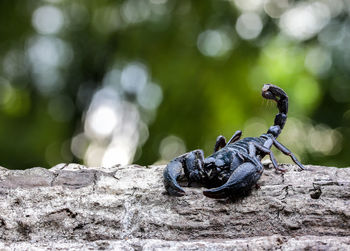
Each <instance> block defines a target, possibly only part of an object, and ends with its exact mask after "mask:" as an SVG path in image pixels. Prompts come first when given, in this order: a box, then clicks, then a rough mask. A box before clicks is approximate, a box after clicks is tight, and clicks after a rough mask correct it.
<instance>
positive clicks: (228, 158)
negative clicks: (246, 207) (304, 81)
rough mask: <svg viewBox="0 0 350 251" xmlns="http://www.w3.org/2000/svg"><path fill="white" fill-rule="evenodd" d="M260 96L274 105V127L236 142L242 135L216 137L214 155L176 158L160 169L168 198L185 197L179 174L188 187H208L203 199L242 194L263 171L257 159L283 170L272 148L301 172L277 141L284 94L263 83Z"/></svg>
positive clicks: (195, 153)
mask: <svg viewBox="0 0 350 251" xmlns="http://www.w3.org/2000/svg"><path fill="white" fill-rule="evenodd" d="M262 96H263V97H264V98H266V99H271V100H274V101H275V102H277V108H278V110H279V113H278V114H277V115H276V117H275V121H274V125H273V126H271V127H270V128H269V130H268V131H267V133H265V134H262V135H261V136H260V137H247V138H243V139H240V137H241V135H242V132H241V131H236V133H235V134H234V135H233V136H232V137H231V139H230V140H229V141H228V142H227V143H226V139H225V137H223V136H219V137H218V138H217V140H216V144H215V147H214V153H213V154H212V155H210V156H209V157H207V158H204V154H203V151H202V150H194V151H191V152H188V153H185V154H183V155H181V156H179V157H176V158H175V159H173V160H172V161H170V162H169V164H168V165H167V166H166V168H165V170H164V186H165V189H166V190H167V192H168V194H169V195H173V196H183V195H185V190H184V189H183V188H182V187H180V186H179V184H178V182H177V179H178V177H179V176H180V175H181V174H182V173H183V171H184V174H185V176H186V177H187V179H188V182H189V185H190V184H191V183H192V182H196V183H199V184H201V185H203V186H204V187H206V188H209V189H208V190H205V191H203V194H204V195H205V196H207V197H211V198H216V199H220V198H225V197H231V198H235V197H239V196H242V195H245V194H246V193H247V192H248V191H250V189H251V187H252V186H253V185H255V184H256V183H257V181H258V180H259V178H260V177H261V175H262V172H263V170H264V167H263V165H262V163H261V159H262V158H264V157H265V156H266V155H269V156H270V159H271V161H272V164H273V166H274V168H275V169H276V170H278V171H281V172H284V171H285V169H283V168H281V167H279V166H278V164H277V161H276V159H275V157H274V155H273V153H272V151H271V150H270V149H271V147H272V145H274V146H275V147H276V148H277V149H279V150H280V151H281V152H282V153H284V154H286V155H289V156H290V157H291V158H292V160H293V161H294V162H295V163H296V164H297V165H298V166H299V167H300V168H301V169H304V167H303V165H302V164H301V163H300V162H299V161H298V160H297V158H296V157H295V156H294V154H293V153H292V152H291V151H290V150H288V149H287V148H286V147H285V146H283V145H282V144H281V143H280V142H278V141H277V137H278V135H279V134H280V133H281V130H282V129H283V127H284V125H285V123H286V120H287V112H288V96H287V94H286V93H285V92H284V91H283V90H282V89H281V88H279V87H277V86H275V85H272V84H265V85H264V86H263V88H262Z"/></svg>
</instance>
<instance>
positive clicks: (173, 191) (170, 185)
mask: <svg viewBox="0 0 350 251" xmlns="http://www.w3.org/2000/svg"><path fill="white" fill-rule="evenodd" d="M181 172H182V164H181V162H179V161H177V160H174V161H171V162H170V163H169V164H168V165H167V166H166V168H165V169H164V173H163V182H164V186H165V189H166V191H167V192H168V194H169V195H173V196H178V197H180V196H184V195H185V194H186V192H185V190H184V189H183V188H181V187H180V185H179V184H178V183H177V178H178V177H179V176H180V174H181Z"/></svg>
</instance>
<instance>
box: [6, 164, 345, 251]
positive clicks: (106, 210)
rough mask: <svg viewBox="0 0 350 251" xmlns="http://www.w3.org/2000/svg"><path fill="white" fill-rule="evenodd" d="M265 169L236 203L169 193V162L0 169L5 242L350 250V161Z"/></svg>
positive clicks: (196, 193) (190, 192) (195, 192)
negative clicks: (166, 191)
mask: <svg viewBox="0 0 350 251" xmlns="http://www.w3.org/2000/svg"><path fill="white" fill-rule="evenodd" d="M284 167H285V168H287V169H288V172H286V173H284V174H282V173H276V172H275V170H273V169H271V168H266V169H265V171H264V174H263V176H262V178H261V179H260V181H259V182H258V184H259V185H260V188H258V189H253V191H252V193H251V194H250V195H249V196H247V197H245V198H243V199H240V200H239V201H236V202H231V201H229V200H214V199H209V198H206V197H205V196H203V195H202V189H201V188H198V187H197V188H186V191H187V194H186V195H185V196H184V197H180V198H177V197H170V196H168V195H166V194H164V188H163V184H162V171H163V169H164V166H150V167H141V166H136V165H133V166H125V167H113V168H86V167H84V166H81V165H76V164H69V165H65V164H61V165H57V166H55V167H53V168H51V169H49V170H47V169H44V168H39V167H37V168H32V169H28V170H24V171H13V170H7V169H5V168H2V169H0V240H1V243H0V248H4V249H5V250H6V248H8V249H18V250H24V249H28V248H33V249H36V248H44V249H49V248H54V249H59V248H60V249H63V250H64V249H67V250H68V249H70V250H72V249H87V248H90V249H107V250H109V249H111V250H112V249H124V250H134V249H145V250H155V249H159V250H160V249H169V248H171V249H172V250H196V249H201V250H218V249H220V250H232V249H247V250H249V249H250V250H255V249H272V250H273V249H276V250H300V249H311V250H313V249H315V250H319V249H322V250H323V249H327V250H339V249H340V250H343V249H350V202H349V201H350V200H349V199H350V168H342V169H338V168H334V167H321V166H307V168H308V170H306V171H302V172H301V171H299V170H298V168H297V167H295V166H292V165H284Z"/></svg>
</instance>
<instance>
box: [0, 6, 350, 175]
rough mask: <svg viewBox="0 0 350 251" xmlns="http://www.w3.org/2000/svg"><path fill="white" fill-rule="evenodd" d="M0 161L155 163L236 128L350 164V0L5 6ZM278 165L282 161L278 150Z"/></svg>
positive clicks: (0, 18)
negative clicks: (282, 113) (280, 116)
mask: <svg viewBox="0 0 350 251" xmlns="http://www.w3.org/2000/svg"><path fill="white" fill-rule="evenodd" d="M0 12H1V15H0V22H1V23H2V25H1V26H0V37H1V40H0V121H1V123H0V142H1V144H0V162H1V165H3V166H6V167H8V168H13V169H24V168H29V167H32V166H43V167H50V166H52V165H55V164H58V163H61V162H71V161H75V162H82V163H85V164H87V165H90V166H91V165H107V166H108V165H114V164H118V163H120V164H127V163H132V162H133V163H139V164H143V165H145V164H152V163H154V162H158V163H162V162H166V161H168V160H169V159H171V158H173V157H174V156H176V155H178V154H181V153H183V152H185V151H189V150H193V149H196V148H201V149H204V151H205V153H206V154H210V153H211V151H212V149H213V146H214V144H215V139H216V137H217V136H218V135H220V134H222V135H224V136H226V137H227V138H229V137H231V135H232V134H233V133H234V132H235V131H236V130H238V129H241V130H243V136H259V135H260V134H262V133H264V132H266V130H267V128H268V127H269V126H270V125H271V124H272V123H273V118H274V116H275V114H276V113H277V109H276V107H275V104H272V105H271V104H270V103H268V102H265V101H264V100H263V99H262V97H261V95H260V90H261V87H262V85H263V84H264V83H274V84H277V85H279V86H281V87H282V88H284V89H285V90H286V92H287V93H288V95H289V98H290V110H289V114H288V115H289V120H288V121H287V124H286V127H285V129H284V131H283V132H282V135H281V138H280V141H281V142H283V143H284V144H285V145H286V146H288V147H289V148H290V149H291V150H292V151H294V152H295V153H296V154H297V155H298V157H299V158H300V159H301V160H302V162H303V163H306V164H307V163H312V164H320V165H333V166H348V162H349V161H350V157H349V155H348V154H347V152H349V150H350V144H349V143H348V142H347V140H346V139H348V138H349V136H350V85H349V78H350V71H349V70H350V63H349V62H350V61H349V60H350V32H349V30H350V29H349V26H350V19H349V13H350V1H348V0H336V1H334V0H333V1H331V0H318V1H305V2H303V1H289V0H268V1H263V0H258V1H255V0H249V1H248V0H246V1H244V0H227V1H223V0H221V1H214V0H206V1H194V0H192V1H190V0H186V1H181V0H178V1H175V0H125V1H111V0H108V1H107V0H100V1H81V0H70V1H67V0H46V1H33V0H21V1H19V0H13V1H1V2H0ZM277 158H278V159H279V161H280V162H290V160H289V159H288V158H286V157H285V156H281V154H278V155H277Z"/></svg>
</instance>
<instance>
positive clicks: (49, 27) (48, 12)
mask: <svg viewBox="0 0 350 251" xmlns="http://www.w3.org/2000/svg"><path fill="white" fill-rule="evenodd" d="M63 21H64V19H63V14H62V12H61V10H60V9H58V8H56V7H54V6H49V5H46V6H42V7H39V8H38V9H36V10H35V11H34V13H33V17H32V24H33V26H34V28H35V29H36V30H37V32H39V33H41V34H54V33H57V32H59V31H60V30H61V28H62V26H63Z"/></svg>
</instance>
